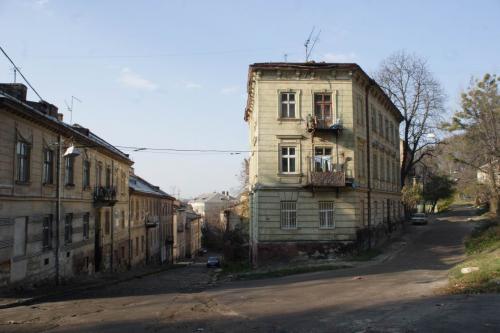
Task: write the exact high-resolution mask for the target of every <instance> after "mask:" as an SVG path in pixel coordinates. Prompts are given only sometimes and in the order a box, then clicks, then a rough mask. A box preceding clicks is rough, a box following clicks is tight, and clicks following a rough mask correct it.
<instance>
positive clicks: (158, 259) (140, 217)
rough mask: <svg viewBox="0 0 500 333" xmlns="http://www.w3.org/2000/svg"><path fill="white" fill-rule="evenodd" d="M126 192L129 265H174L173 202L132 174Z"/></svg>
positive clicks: (157, 189) (158, 189)
mask: <svg viewBox="0 0 500 333" xmlns="http://www.w3.org/2000/svg"><path fill="white" fill-rule="evenodd" d="M129 190H130V221H131V223H130V229H129V234H130V253H129V255H130V262H131V265H132V266H137V265H145V264H149V263H173V258H174V255H173V233H174V229H173V212H174V210H173V203H174V200H175V199H174V198H173V197H172V196H170V195H168V194H167V193H165V192H163V191H162V190H161V189H160V188H159V187H158V186H155V185H152V184H151V183H149V182H147V181H146V180H144V179H142V178H141V177H139V176H137V175H134V174H131V175H130V179H129Z"/></svg>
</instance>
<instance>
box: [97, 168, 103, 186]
mask: <svg viewBox="0 0 500 333" xmlns="http://www.w3.org/2000/svg"><path fill="white" fill-rule="evenodd" d="M96 171H97V172H96V186H98V187H100V186H102V163H100V162H99V164H98V165H97V170H96Z"/></svg>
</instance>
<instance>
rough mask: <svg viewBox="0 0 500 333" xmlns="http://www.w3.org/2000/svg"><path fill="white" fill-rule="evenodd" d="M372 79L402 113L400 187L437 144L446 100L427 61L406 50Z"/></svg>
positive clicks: (385, 61)
mask: <svg viewBox="0 0 500 333" xmlns="http://www.w3.org/2000/svg"><path fill="white" fill-rule="evenodd" d="M374 77H375V80H376V81H377V83H378V84H379V85H380V87H381V88H382V89H383V90H384V91H385V92H386V94H387V95H388V96H389V97H390V98H391V100H392V102H393V103H394V104H395V105H396V106H397V107H398V108H399V110H400V111H401V113H402V114H403V118H404V119H403V123H402V126H403V128H402V129H401V130H402V136H403V140H404V145H403V160H402V166H401V184H402V185H403V184H404V183H405V180H406V177H407V175H408V174H409V173H410V172H411V170H412V169H413V167H414V166H415V164H417V163H418V162H419V161H420V160H421V159H422V158H424V157H425V156H427V155H431V154H432V152H433V149H432V147H434V146H435V145H436V144H437V143H438V140H437V136H436V131H437V130H438V125H439V123H440V122H441V115H442V114H443V111H444V106H443V104H444V100H445V98H446V97H445V94H444V91H443V89H442V87H441V85H440V83H439V82H438V81H437V80H436V79H435V78H434V77H433V75H432V73H431V72H430V70H429V68H428V66H427V62H426V61H425V60H424V59H422V58H419V57H417V56H416V55H414V54H409V53H407V52H405V51H399V52H396V53H394V54H393V55H391V56H390V57H389V58H387V59H386V60H384V61H383V62H382V64H381V65H380V68H379V70H378V71H377V72H376V73H375V75H374ZM400 132H401V131H400Z"/></svg>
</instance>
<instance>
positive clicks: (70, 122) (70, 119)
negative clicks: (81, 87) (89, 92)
mask: <svg viewBox="0 0 500 333" xmlns="http://www.w3.org/2000/svg"><path fill="white" fill-rule="evenodd" d="M75 100H77V101H78V102H80V103H81V102H82V101H81V100H79V99H78V98H77V97H75V96H71V105H69V104H68V102H66V100H64V103H65V104H66V108H68V111H69V112H71V115H70V118H69V124H70V125H73V102H74V101H75Z"/></svg>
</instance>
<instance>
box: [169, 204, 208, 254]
mask: <svg viewBox="0 0 500 333" xmlns="http://www.w3.org/2000/svg"><path fill="white" fill-rule="evenodd" d="M201 219H202V217H201V215H199V214H197V213H196V212H195V211H194V210H193V208H192V207H191V206H190V205H189V204H185V203H182V202H180V201H176V202H175V214H174V231H175V236H174V260H175V261H179V260H183V259H189V258H194V257H195V256H196V255H197V253H198V250H200V249H201V237H202V230H201V228H202V220H201Z"/></svg>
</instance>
